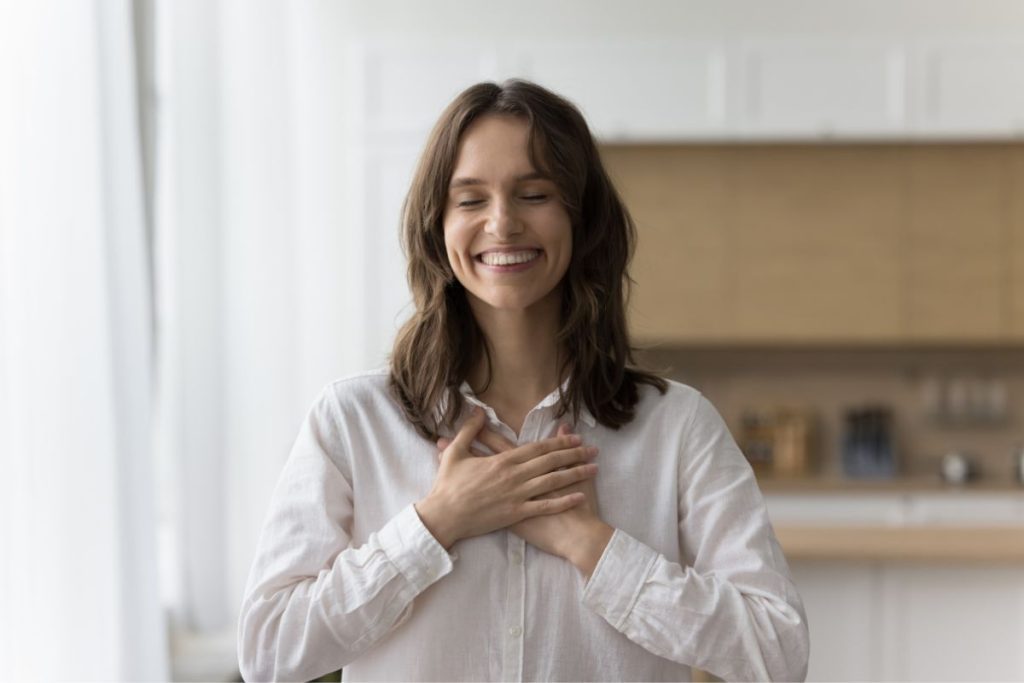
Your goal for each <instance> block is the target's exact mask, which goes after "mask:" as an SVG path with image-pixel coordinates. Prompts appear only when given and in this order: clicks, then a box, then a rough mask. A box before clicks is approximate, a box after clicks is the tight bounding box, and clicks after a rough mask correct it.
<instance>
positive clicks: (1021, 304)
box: [1006, 147, 1024, 342]
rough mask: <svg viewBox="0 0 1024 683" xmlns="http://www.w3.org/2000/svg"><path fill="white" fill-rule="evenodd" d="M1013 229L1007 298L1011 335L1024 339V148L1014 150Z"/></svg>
mask: <svg viewBox="0 0 1024 683" xmlns="http://www.w3.org/2000/svg"><path fill="white" fill-rule="evenodd" d="M1009 155H1010V189H1009V201H1008V211H1009V218H1008V224H1009V231H1008V234H1007V237H1006V246H1007V249H1006V259H1007V261H1008V262H1009V271H1010V273H1009V278H1008V280H1009V282H1008V285H1007V288H1008V290H1009V294H1008V296H1007V299H1006V304H1007V317H1008V318H1009V322H1008V324H1007V326H1008V327H1009V336H1010V339H1011V340H1013V341H1018V342H1019V341H1022V340H1024V147H1014V148H1013V149H1012V150H1011V151H1010V153H1009Z"/></svg>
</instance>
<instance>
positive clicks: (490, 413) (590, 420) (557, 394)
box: [459, 379, 597, 427]
mask: <svg viewBox="0 0 1024 683" xmlns="http://www.w3.org/2000/svg"><path fill="white" fill-rule="evenodd" d="M568 390H569V380H568V379H566V380H565V381H564V382H562V385H561V386H560V387H558V388H557V389H555V390H554V391H552V392H551V393H550V394H548V395H547V396H545V397H544V398H543V399H542V400H541V402H540V403H538V404H537V405H535V406H534V407H533V410H545V409H548V408H552V407H554V406H557V405H558V401H559V399H560V398H561V396H562V394H563V393H564V392H567V391H568ZM459 393H461V394H462V395H463V396H464V397H465V398H466V400H467V401H469V402H470V403H472V404H473V405H477V406H480V407H481V408H483V409H484V412H485V413H487V417H489V418H490V419H492V420H494V421H495V422H497V421H498V415H497V414H496V413H495V412H494V409H493V408H491V407H490V406H489V405H487V404H486V403H484V402H483V401H481V400H480V399H479V398H477V396H476V394H475V393H474V392H473V387H471V386H469V382H467V381H464V382H463V383H462V385H461V386H460V387H459ZM533 410H531V411H530V412H533ZM580 420H581V421H582V422H583V423H584V424H585V425H587V426H588V427H593V426H594V425H595V424H597V420H595V419H594V416H593V415H592V414H591V413H590V411H589V410H587V407H586V406H585V405H582V406H580Z"/></svg>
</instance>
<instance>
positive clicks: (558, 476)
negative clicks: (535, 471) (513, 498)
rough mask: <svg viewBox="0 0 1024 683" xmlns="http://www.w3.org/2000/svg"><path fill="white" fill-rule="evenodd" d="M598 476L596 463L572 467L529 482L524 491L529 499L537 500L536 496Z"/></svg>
mask: <svg viewBox="0 0 1024 683" xmlns="http://www.w3.org/2000/svg"><path fill="white" fill-rule="evenodd" d="M596 474H597V465H595V464H594V463H588V464H586V465H579V466H577V467H570V468H569V469H567V470H560V471H558V472H548V473H547V474H542V475H541V476H539V477H534V478H533V479H531V480H530V481H528V482H527V483H526V486H525V489H524V491H525V493H526V497H527V498H535V497H536V496H542V495H544V494H545V493H551V492H552V491H557V490H558V489H562V488H565V487H566V486H570V485H572V484H575V483H577V482H580V481H583V480H584V479H590V478H591V477H593V476H594V475H596Z"/></svg>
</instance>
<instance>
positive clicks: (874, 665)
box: [791, 562, 882, 681]
mask: <svg viewBox="0 0 1024 683" xmlns="http://www.w3.org/2000/svg"><path fill="white" fill-rule="evenodd" d="M791 569H792V573H793V581H794V583H795V584H796V588H797V591H798V592H799V593H800V597H801V598H802V599H803V601H804V611H805V612H806V613H807V625H808V628H809V629H810V634H811V658H810V662H809V663H808V668H807V680H809V681H877V680H882V676H881V673H882V670H881V653H882V641H881V637H882V634H881V633H880V631H879V629H878V623H879V617H880V614H881V605H880V598H881V590H880V589H881V580H882V574H881V571H882V569H881V565H879V564H876V563H868V562H865V563H845V562H844V563H839V562H799V563H795V564H794V565H793V566H792V568H791Z"/></svg>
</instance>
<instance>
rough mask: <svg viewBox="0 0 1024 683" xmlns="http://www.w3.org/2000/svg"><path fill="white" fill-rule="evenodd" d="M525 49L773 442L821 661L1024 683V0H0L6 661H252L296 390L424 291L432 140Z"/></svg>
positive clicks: (649, 324)
mask: <svg viewBox="0 0 1024 683" xmlns="http://www.w3.org/2000/svg"><path fill="white" fill-rule="evenodd" d="M510 76H522V77H526V78H531V79H534V80H537V81H538V82H540V83H542V84H544V85H546V86H548V87H550V88H552V89H554V90H555V91H557V92H560V93H562V94H564V95H566V96H567V97H569V98H570V99H572V100H573V101H575V102H576V103H577V104H578V105H579V106H580V107H581V108H582V110H583V111H584V114H585V115H586V116H587V119H588V121H590V123H591V124H592V126H593V129H594V133H595V135H596V136H597V138H598V139H599V142H600V144H601V148H602V154H603V155H604V158H605V161H606V163H607V165H608V168H609V170H610V172H611V173H612V175H613V177H614V179H615V180H616V183H617V185H618V187H619V188H620V190H621V192H622V195H623V196H624V198H625V200H626V202H627V205H628V206H629V207H630V209H631V210H632V212H633V215H634V217H635V219H636V221H637V225H638V230H639V236H640V242H639V248H638V251H637V254H636V258H635V261H634V271H633V276H634V279H635V281H636V283H635V287H634V290H633V305H632V308H631V319H632V323H633V326H634V331H635V334H636V341H637V343H638V344H639V345H640V347H641V351H640V353H639V357H640V358H641V359H642V360H643V361H644V362H645V363H647V364H648V365H651V366H654V367H656V368H662V369H664V370H665V371H666V373H667V374H668V375H669V376H672V377H674V378H677V379H680V380H681V381H684V382H687V383H689V384H692V385H693V386H696V387H697V388H699V389H700V390H701V391H703V392H704V393H705V394H706V395H707V396H708V397H709V398H710V399H711V400H712V402H713V403H714V404H715V405H716V406H717V407H718V409H719V410H720V411H721V413H722V414H723V416H724V417H725V418H726V420H727V422H728V423H729V426H730V428H731V429H732V432H733V434H734V436H735V437H736V439H737V440H738V441H739V442H740V443H741V445H742V446H743V448H744V452H745V453H746V455H747V457H748V458H749V459H750V460H751V462H752V464H753V465H754V467H755V469H756V471H757V472H758V476H759V479H760V481H761V485H762V490H763V491H764V493H765V497H766V500H767V502H768V506H769V510H770V513H771V516H772V520H773V524H774V526H775V528H776V532H777V534H778V536H779V538H780V541H781V543H782V545H783V548H784V550H785V552H786V554H787V557H788V558H789V560H790V564H791V566H792V569H793V573H794V577H795V578H796V581H797V584H798V587H799V588H800V591H801V593H802V595H803V596H804V599H805V602H806V606H807V611H808V618H809V623H810V629H811V662H810V672H809V678H810V679H811V680H1021V679H1024V578H1022V577H1024V573H1022V572H1021V569H1022V566H1024V485H1022V484H1021V483H1020V479H1021V468H1022V467H1024V462H1022V449H1024V354H1022V350H1024V346H1022V344H1024V146H1022V143H1021V139H1022V136H1024V5H1021V4H1020V3H1017V2H1009V1H1005V2H996V1H993V0H975V1H966V0H956V1H955V0H933V1H930V2H926V1H910V0H904V1H897V2H881V1H861V2H852V1H841V0H836V1H834V2H798V1H796V0H783V1H779V2H774V3H761V2H756V1H754V0H750V1H749V2H748V1H740V0H720V1H716V2H712V1H710V0H709V1H693V0H691V1H680V2H676V1H670V0H641V1H634V2H629V3H625V2H611V1H602V2H592V1H586V0H563V1H561V2H539V1H534V0H529V1H523V2H519V3H497V2H477V3H472V4H469V3H462V2H456V1H454V0H448V1H438V2H431V3H421V2H414V1H413V0H387V1H377V2H372V3H371V2H365V3H363V2H327V1H326V0H324V1H313V0H303V1H296V2H283V1H279V2H271V1H263V2H256V3H251V2H241V1H240V0H239V1H235V0H231V1H228V0H224V1H222V2H216V3H210V2H205V1H200V0H187V1H184V0H175V1H171V0H136V1H134V2H130V1H129V0H119V1H118V0H110V1H109V2H106V1H103V0H97V2H93V3H70V2H63V3H62V2H57V1H52V2H39V3H32V4H28V3H20V4H15V3H8V4H5V5H3V6H2V7H0V96H2V98H3V99H2V102H3V105H2V106H0V152H2V154H0V164H2V166H0V264H2V266H0V283H2V284H0V454H2V457H3V464H4V468H5V471H6V472H7V473H8V476H6V477H5V478H4V481H3V482H2V483H0V494H2V495H0V501H2V503H0V505H2V506H3V507H0V519H2V520H3V523H2V525H0V534H2V537H0V539H2V546H0V547H3V548H4V557H5V562H4V563H3V564H2V565H0V570H2V572H3V573H2V574H0V591H3V592H2V593H0V598H2V600H0V603H2V604H3V605H5V607H4V608H0V629H2V631H0V636H2V637H0V663H2V664H0V666H2V668H3V669H4V670H5V672H7V673H9V674H10V675H11V676H12V678H15V679H37V678H41V679H66V678H76V679H82V678H90V679H92V678H95V679H138V680H142V679H146V680H150V679H152V680H166V679H172V680H183V681H185V680H232V679H234V678H235V677H237V675H238V673H237V666H236V663H235V650H234V647H235V645H234V638H235V627H236V620H237V610H238V606H239V604H240V601H241V596H242V589H243V586H244V581H245V578H246V573H247V571H248V568H249V563H250V561H251V558H252V553H253V550H254V548H255V544H256V540H257V536H258V533H259V529H260V526H261V524H262V519H263V516H264V515H265V513H266V509H267V504H268V501H269V497H270V493H271V490H272V488H273V485H274V482H275V480H276V477H277V474H278V473H279V471H280V469H281V466H282V465H283V463H284V459H285V458H286V456H287V452H288V449H289V447H290V445H291V442H292V440H293V439H294V437H295V434H296V433H297V430H298V426H299V424H300V421H301V420H302V418H303V416H304V415H305V412H306V410H307V409H308V407H309V405H310V403H311V402H312V400H313V398H314V397H315V396H316V394H317V392H318V391H319V389H320V388H321V387H322V386H323V385H324V384H326V383H327V382H329V381H331V380H332V379H334V378H337V377H340V376H343V375H346V374H349V373H353V372H358V371H360V370H363V369H366V368H370V367H375V366H379V365H381V364H383V363H384V362H385V360H386V353H387V350H388V348H389V346H390V340H391V338H392V335H393V334H394V331H395V329H396V328H397V326H398V324H399V323H400V322H401V320H402V319H403V316H404V315H406V314H407V313H408V293H407V290H406V288H405V284H404V274H403V259H402V255H401V252H400V249H399V246H398V240H397V221H398V212H399V208H400V204H401V201H402V198H403V196H404V192H405V189H406V187H407V185H408V182H409V178H410V172H411V168H412V164H413V163H414V161H415V159H416V156H417V154H418V153H419V151H420V149H421V146H422V144H423V141H424V137H425V135H426V131H427V129H428V127H429V126H430V125H431V124H432V122H433V121H434V119H435V118H436V117H437V115H438V113H439V112H440V110H441V108H442V107H443V106H444V104H445V103H446V102H447V101H448V100H449V99H450V98H451V97H452V96H453V95H454V94H455V93H457V92H458V91H460V90H461V89H462V88H464V87H465V86H467V85H469V84H471V83H474V82H476V81H479V80H495V79H499V80H500V79H502V78H506V77H510ZM54 197H58V198H59V201H54V199H53V198H54ZM54 396H59V397H60V401H61V407H60V409H59V416H60V417H59V420H58V421H57V424H58V428H54V427H53V424H54V410H55V409H54V398H53V397H54ZM12 558H13V561H12ZM69 558H72V560H73V561H72V563H71V564H70V565H69ZM82 586H89V587H90V590H88V591H82V589H81V587H82ZM82 624H90V627H89V628H87V629H83V628H82V627H81V625H82ZM695 675H696V676H697V677H700V678H708V677H709V676H708V675H707V674H704V673H703V672H696V674H695Z"/></svg>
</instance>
